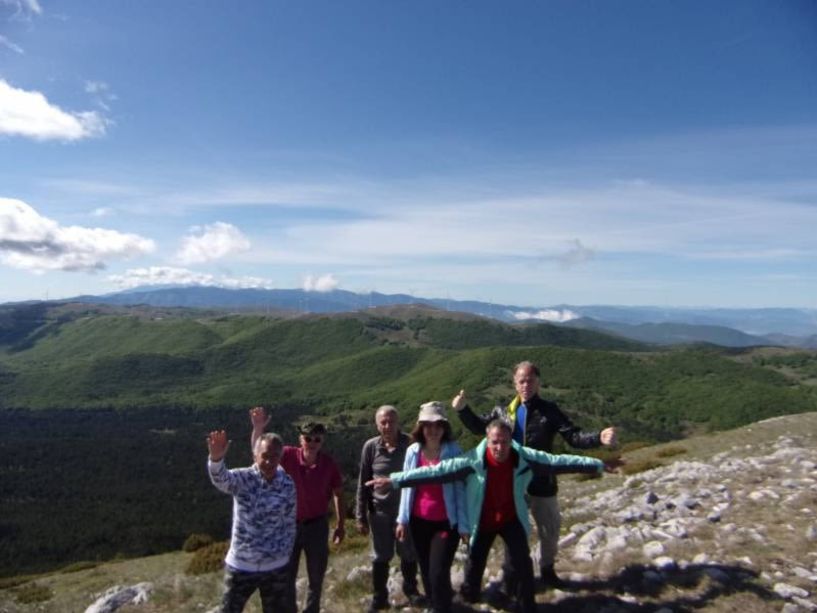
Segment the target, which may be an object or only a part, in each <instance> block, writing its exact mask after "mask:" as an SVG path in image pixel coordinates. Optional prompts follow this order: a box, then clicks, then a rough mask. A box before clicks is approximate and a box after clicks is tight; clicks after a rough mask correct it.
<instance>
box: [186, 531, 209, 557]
mask: <svg viewBox="0 0 817 613" xmlns="http://www.w3.org/2000/svg"><path fill="white" fill-rule="evenodd" d="M212 544H213V537H212V536H210V535H209V534H200V533H197V532H194V533H193V534H191V535H190V536H188V537H187V539H185V541H184V545H182V551H186V552H187V553H192V552H194V551H198V550H199V549H201V548H202V547H207V546H208V545H212Z"/></svg>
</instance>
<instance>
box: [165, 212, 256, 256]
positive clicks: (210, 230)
mask: <svg viewBox="0 0 817 613" xmlns="http://www.w3.org/2000/svg"><path fill="white" fill-rule="evenodd" d="M250 248H251V244H250V241H249V239H248V238H247V237H246V236H244V234H242V233H241V230H239V229H238V228H236V227H235V226H234V225H232V224H228V223H224V222H221V221H217V222H216V223H214V224H210V225H206V226H203V227H202V226H194V227H193V228H190V235H189V236H186V237H184V238H183V239H182V246H181V247H180V248H179V251H178V253H177V254H176V259H177V260H178V261H179V262H180V263H181V264H199V263H202V262H212V261H213V260H218V259H221V258H223V257H225V256H227V255H230V254H231V253H240V252H242V251H249V250H250Z"/></svg>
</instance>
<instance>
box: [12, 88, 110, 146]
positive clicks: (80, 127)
mask: <svg viewBox="0 0 817 613" xmlns="http://www.w3.org/2000/svg"><path fill="white" fill-rule="evenodd" d="M109 124H110V121H109V120H108V119H107V118H105V117H104V116H103V115H101V114H100V113H98V112H96V111H79V112H68V111H64V110H62V109H61V108H60V107H58V106H56V105H54V104H52V103H50V102H49V101H48V100H47V99H46V97H45V96H44V95H43V94H42V93H40V92H37V91H27V90H23V89H18V88H16V87H13V86H11V85H9V84H8V83H7V82H6V81H4V80H2V79H0V134H6V135H9V136H22V137H24V138H31V139H34V140H40V141H42V140H63V141H75V140H81V139H84V138H91V137H95V136H102V135H104V134H105V131H106V129H107V127H108V125H109Z"/></svg>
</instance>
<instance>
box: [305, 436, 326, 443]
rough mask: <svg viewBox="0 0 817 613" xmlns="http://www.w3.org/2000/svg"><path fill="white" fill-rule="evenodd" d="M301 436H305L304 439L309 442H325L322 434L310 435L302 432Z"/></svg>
mask: <svg viewBox="0 0 817 613" xmlns="http://www.w3.org/2000/svg"><path fill="white" fill-rule="evenodd" d="M301 436H303V437H304V441H306V442H307V443H321V442H323V437H322V436H309V435H307V434H302V435H301Z"/></svg>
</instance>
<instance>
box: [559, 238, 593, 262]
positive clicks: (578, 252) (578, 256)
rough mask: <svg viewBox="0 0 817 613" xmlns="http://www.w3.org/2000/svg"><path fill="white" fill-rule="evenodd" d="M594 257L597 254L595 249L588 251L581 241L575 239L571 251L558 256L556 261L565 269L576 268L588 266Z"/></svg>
mask: <svg viewBox="0 0 817 613" xmlns="http://www.w3.org/2000/svg"><path fill="white" fill-rule="evenodd" d="M594 257H596V252H595V251H594V250H593V249H588V248H587V247H585V246H584V245H583V244H582V242H581V241H580V240H579V239H575V240H574V241H573V246H572V247H571V248H570V249H568V250H567V251H566V252H565V253H562V254H561V255H558V256H556V261H558V262H559V264H561V265H562V266H563V267H564V268H573V267H574V266H580V265H581V264H586V263H587V262H589V261H590V260H592V259H593V258H594Z"/></svg>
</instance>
